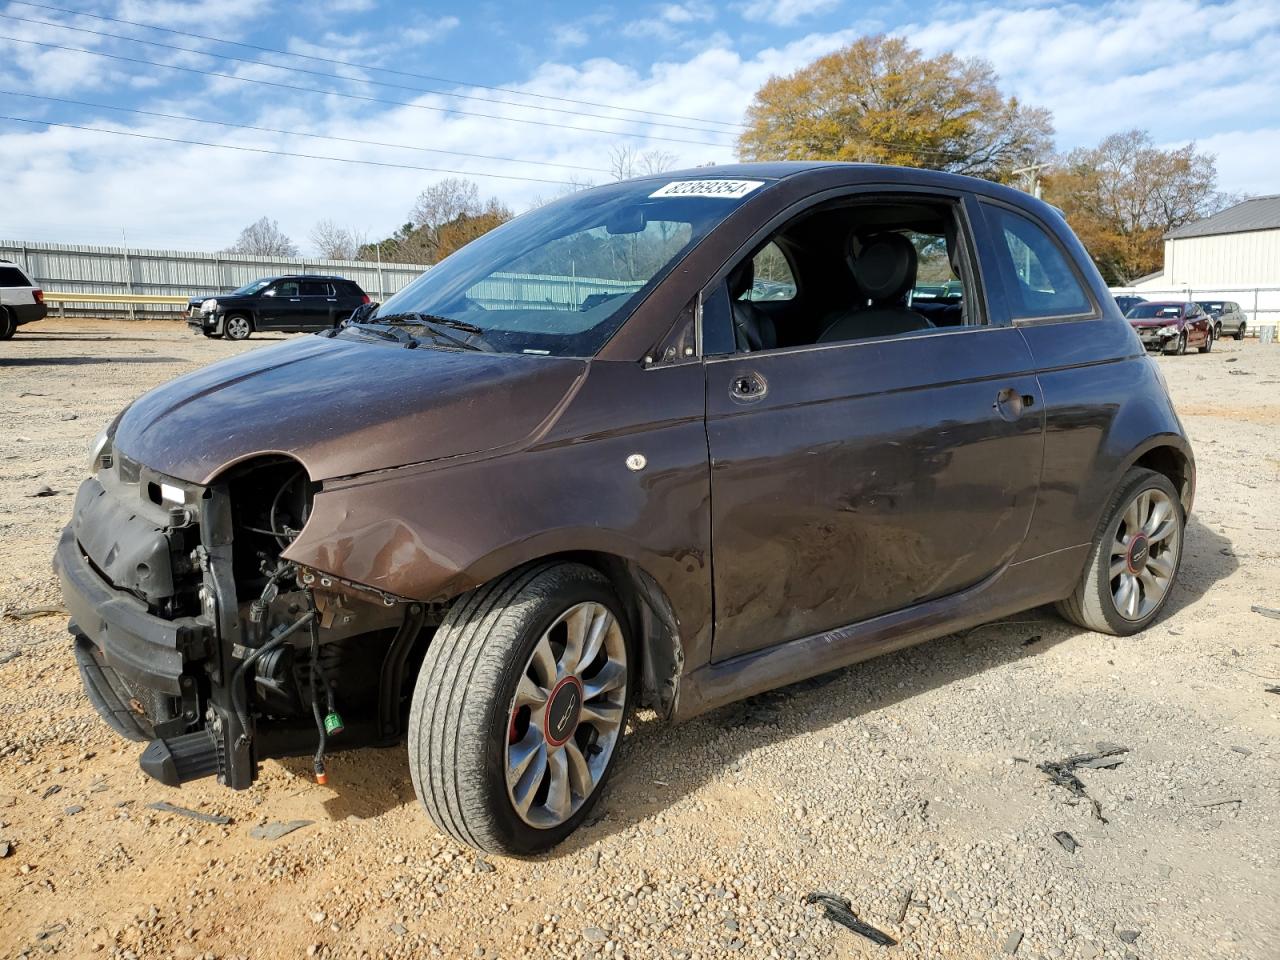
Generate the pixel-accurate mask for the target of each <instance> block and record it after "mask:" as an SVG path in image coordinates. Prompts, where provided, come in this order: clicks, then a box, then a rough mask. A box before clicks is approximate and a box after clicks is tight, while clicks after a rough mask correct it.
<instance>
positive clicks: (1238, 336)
mask: <svg viewBox="0 0 1280 960" xmlns="http://www.w3.org/2000/svg"><path fill="white" fill-rule="evenodd" d="M1244 327H1245V325H1244V324H1243V323H1242V324H1240V327H1239V329H1238V330H1236V339H1237V340H1243V339H1244Z"/></svg>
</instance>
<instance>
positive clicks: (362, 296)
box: [360, 293, 369, 303]
mask: <svg viewBox="0 0 1280 960" xmlns="http://www.w3.org/2000/svg"><path fill="white" fill-rule="evenodd" d="M360 302H361V303H368V302H369V295H368V294H367V293H362V294H360Z"/></svg>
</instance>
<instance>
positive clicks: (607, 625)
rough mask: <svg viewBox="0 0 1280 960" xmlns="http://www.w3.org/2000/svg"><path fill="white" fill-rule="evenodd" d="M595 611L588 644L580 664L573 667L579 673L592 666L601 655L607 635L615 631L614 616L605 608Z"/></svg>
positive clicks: (583, 650) (579, 660)
mask: <svg viewBox="0 0 1280 960" xmlns="http://www.w3.org/2000/svg"><path fill="white" fill-rule="evenodd" d="M595 610H596V614H595V618H594V619H593V620H592V621H591V631H590V632H589V633H588V634H587V642H586V644H585V645H584V646H583V648H582V653H581V654H580V655H579V657H578V662H577V663H576V664H574V667H573V669H574V670H575V671H577V672H579V673H581V672H582V671H583V670H585V669H586V668H587V667H589V666H591V664H592V663H593V662H594V661H595V659H596V656H597V655H599V653H600V645H601V644H602V643H604V638H605V635H606V634H607V633H608V632H609V631H610V630H611V629H613V614H611V613H610V612H609V611H608V610H606V609H605V608H604V607H596V608H595Z"/></svg>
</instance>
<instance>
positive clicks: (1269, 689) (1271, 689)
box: [1262, 687, 1280, 693]
mask: <svg viewBox="0 0 1280 960" xmlns="http://www.w3.org/2000/svg"><path fill="white" fill-rule="evenodd" d="M1262 692H1263V693H1280V687H1263V688H1262Z"/></svg>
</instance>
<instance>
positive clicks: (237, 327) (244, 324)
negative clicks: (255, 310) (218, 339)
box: [226, 317, 249, 340]
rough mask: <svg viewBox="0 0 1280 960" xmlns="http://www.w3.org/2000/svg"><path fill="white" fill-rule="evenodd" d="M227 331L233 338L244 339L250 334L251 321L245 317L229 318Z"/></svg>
mask: <svg viewBox="0 0 1280 960" xmlns="http://www.w3.org/2000/svg"><path fill="white" fill-rule="evenodd" d="M226 332H227V336H228V337H230V338H231V339H232V340H243V339H244V338H245V337H247V336H249V321H248V320H246V319H245V318H244V317H231V318H230V319H229V320H227V331H226Z"/></svg>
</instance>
